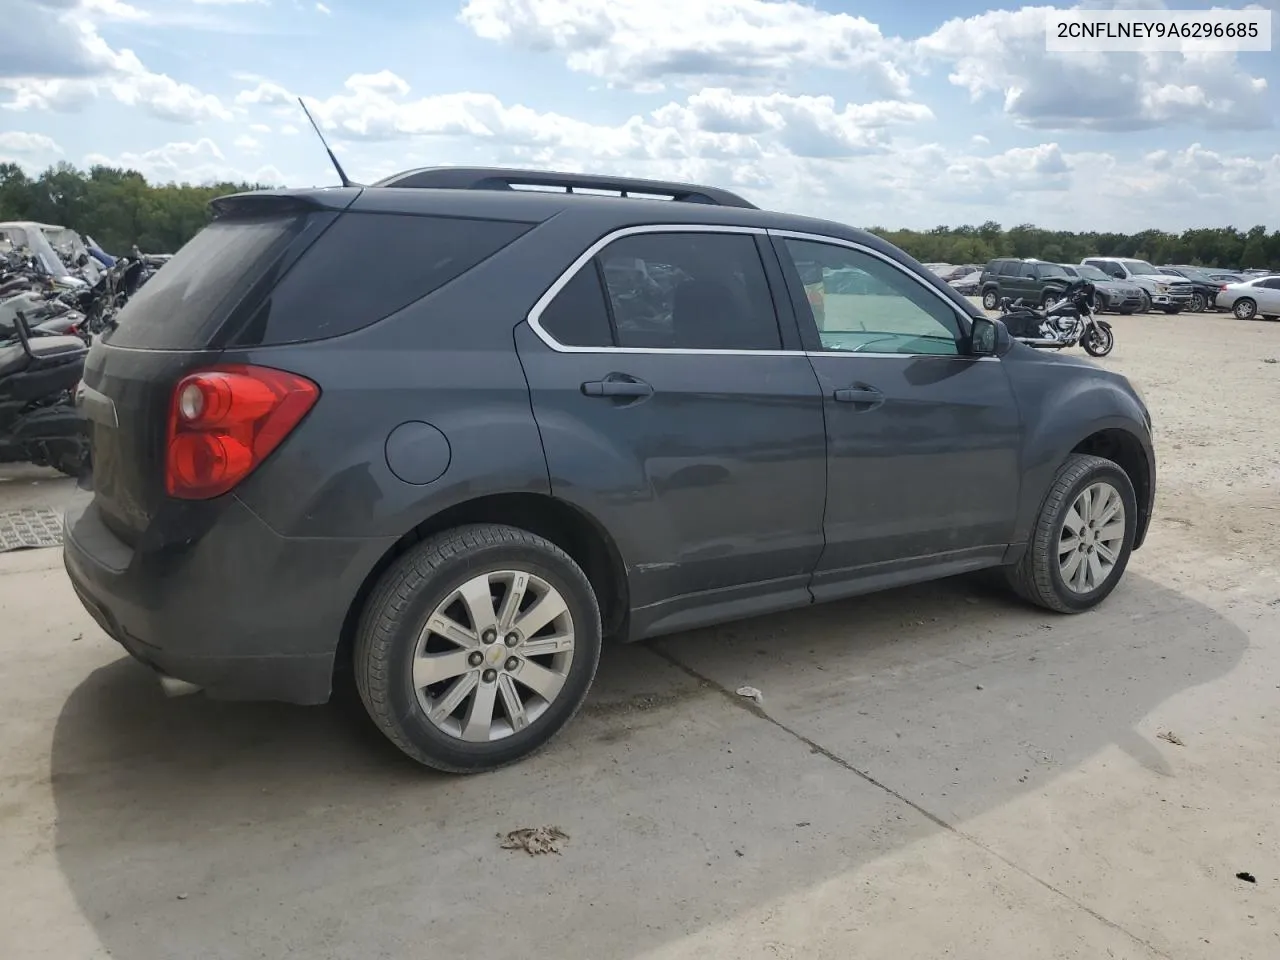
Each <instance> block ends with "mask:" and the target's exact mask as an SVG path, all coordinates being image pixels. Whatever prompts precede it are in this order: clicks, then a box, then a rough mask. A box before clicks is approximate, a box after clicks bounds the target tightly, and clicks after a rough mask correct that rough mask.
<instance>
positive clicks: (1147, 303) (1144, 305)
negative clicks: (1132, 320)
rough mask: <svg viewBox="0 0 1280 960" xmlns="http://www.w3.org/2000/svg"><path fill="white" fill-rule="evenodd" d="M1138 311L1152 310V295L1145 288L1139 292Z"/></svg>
mask: <svg viewBox="0 0 1280 960" xmlns="http://www.w3.org/2000/svg"><path fill="white" fill-rule="evenodd" d="M1138 312H1139V313H1150V312H1151V295H1150V294H1148V293H1147V291H1145V290H1143V291H1142V292H1141V293H1139V294H1138Z"/></svg>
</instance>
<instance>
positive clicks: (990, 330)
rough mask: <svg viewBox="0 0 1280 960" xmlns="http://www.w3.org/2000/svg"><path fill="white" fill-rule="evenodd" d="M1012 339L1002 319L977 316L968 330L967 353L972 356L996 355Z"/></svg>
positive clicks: (1001, 351) (1002, 351) (1000, 352)
mask: <svg viewBox="0 0 1280 960" xmlns="http://www.w3.org/2000/svg"><path fill="white" fill-rule="evenodd" d="M1011 342H1012V339H1011V338H1010V336H1009V328H1008V327H1006V326H1005V325H1004V323H1003V321H1000V320H994V319H992V318H991V317H977V318H975V319H974V320H973V326H972V329H971V330H970V332H969V355H970V356H973V357H998V356H1000V355H1001V354H1002V353H1004V352H1005V350H1006V349H1008V346H1009V344H1010V343H1011Z"/></svg>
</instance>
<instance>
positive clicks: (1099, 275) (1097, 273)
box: [1073, 266, 1111, 280]
mask: <svg viewBox="0 0 1280 960" xmlns="http://www.w3.org/2000/svg"><path fill="white" fill-rule="evenodd" d="M1073 269H1074V270H1075V272H1076V273H1078V274H1079V275H1080V276H1082V277H1084V278H1085V279H1086V280H1110V279H1111V278H1110V277H1108V276H1107V275H1106V274H1105V273H1103V272H1102V271H1101V270H1099V269H1098V268H1097V267H1090V266H1083V267H1074V268H1073Z"/></svg>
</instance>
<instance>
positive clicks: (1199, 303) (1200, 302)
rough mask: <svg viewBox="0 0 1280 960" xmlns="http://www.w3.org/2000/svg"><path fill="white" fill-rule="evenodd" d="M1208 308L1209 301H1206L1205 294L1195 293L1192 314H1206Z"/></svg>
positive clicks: (1192, 296)
mask: <svg viewBox="0 0 1280 960" xmlns="http://www.w3.org/2000/svg"><path fill="white" fill-rule="evenodd" d="M1206 306H1208V301H1207V300H1205V296H1204V294H1203V293H1193V294H1192V295H1191V312H1192V313H1204V311H1205V307H1206Z"/></svg>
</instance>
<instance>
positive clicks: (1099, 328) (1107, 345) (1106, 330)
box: [1080, 321, 1116, 357]
mask: <svg viewBox="0 0 1280 960" xmlns="http://www.w3.org/2000/svg"><path fill="white" fill-rule="evenodd" d="M1080 345H1081V346H1082V347H1084V352H1085V353H1087V354H1089V356H1091V357H1105V356H1106V355H1107V354H1108V353H1110V352H1111V350H1112V348H1114V347H1115V345H1116V337H1115V334H1114V333H1112V332H1111V324H1109V323H1102V322H1098V321H1095V322H1094V325H1093V327H1092V328H1091V329H1090V330H1088V331H1087V332H1086V333H1085V335H1084V339H1083V340H1081V341H1080Z"/></svg>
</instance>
